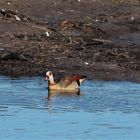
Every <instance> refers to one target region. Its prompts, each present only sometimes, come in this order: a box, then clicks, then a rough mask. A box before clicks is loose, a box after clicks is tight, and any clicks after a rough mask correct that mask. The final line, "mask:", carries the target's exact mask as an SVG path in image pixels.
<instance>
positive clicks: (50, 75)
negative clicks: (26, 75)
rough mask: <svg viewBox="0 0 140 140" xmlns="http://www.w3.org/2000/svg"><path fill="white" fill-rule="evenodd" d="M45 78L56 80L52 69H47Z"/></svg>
mask: <svg viewBox="0 0 140 140" xmlns="http://www.w3.org/2000/svg"><path fill="white" fill-rule="evenodd" d="M45 80H46V81H47V80H48V81H52V80H54V77H53V74H52V72H51V71H47V72H46V77H45Z"/></svg>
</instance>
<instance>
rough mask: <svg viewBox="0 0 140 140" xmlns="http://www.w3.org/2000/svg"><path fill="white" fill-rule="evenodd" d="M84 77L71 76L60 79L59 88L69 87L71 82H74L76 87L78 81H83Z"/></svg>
mask: <svg viewBox="0 0 140 140" xmlns="http://www.w3.org/2000/svg"><path fill="white" fill-rule="evenodd" d="M85 77H86V76H82V75H73V76H67V77H64V78H62V79H61V80H60V81H59V84H60V86H61V87H64V88H66V87H67V86H69V85H70V84H71V83H72V82H73V81H76V82H77V84H78V86H80V81H79V80H80V79H84V78H85Z"/></svg>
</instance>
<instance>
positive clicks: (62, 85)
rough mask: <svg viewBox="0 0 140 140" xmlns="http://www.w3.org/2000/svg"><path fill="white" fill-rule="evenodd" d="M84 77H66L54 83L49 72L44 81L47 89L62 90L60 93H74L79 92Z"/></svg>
mask: <svg viewBox="0 0 140 140" xmlns="http://www.w3.org/2000/svg"><path fill="white" fill-rule="evenodd" d="M85 78H86V76H83V75H73V76H67V77H63V78H61V79H60V81H59V82H57V83H55V81H54V77H53V74H52V72H51V71H47V72H46V80H48V83H49V86H48V87H49V89H51V90H62V91H76V90H79V88H80V85H81V83H82V82H83V81H84V80H85Z"/></svg>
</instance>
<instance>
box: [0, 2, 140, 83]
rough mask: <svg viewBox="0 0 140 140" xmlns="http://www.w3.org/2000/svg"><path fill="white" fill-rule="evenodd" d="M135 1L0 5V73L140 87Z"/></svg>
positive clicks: (138, 22) (139, 12)
mask: <svg viewBox="0 0 140 140" xmlns="http://www.w3.org/2000/svg"><path fill="white" fill-rule="evenodd" d="M139 9H140V1H139V0H133V1H132V0H129V1H128V0H127V1H123V0H111V1H108V0H105V1H103V0H80V1H78V0H60V1H56V0H47V1H46V0H40V1H34V0H20V1H18V0H14V1H12V0H11V1H10V0H9V1H7V0H0V74H2V75H3V74H4V75H10V76H34V75H42V76H43V75H44V74H45V71H46V70H47V69H49V70H52V71H53V72H54V73H55V75H57V76H58V77H59V76H62V75H65V74H67V75H69V74H76V73H78V74H84V75H85V74H86V75H87V76H88V79H101V80H129V81H136V82H140V61H139V60H140V16H139V15H140V10H139Z"/></svg>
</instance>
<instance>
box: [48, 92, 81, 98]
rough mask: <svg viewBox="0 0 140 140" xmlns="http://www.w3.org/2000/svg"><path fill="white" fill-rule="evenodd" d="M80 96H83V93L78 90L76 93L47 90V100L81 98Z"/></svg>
mask: <svg viewBox="0 0 140 140" xmlns="http://www.w3.org/2000/svg"><path fill="white" fill-rule="evenodd" d="M81 95H83V93H82V92H81V91H80V90H77V91H58V90H48V100H51V99H53V98H55V97H56V96H81Z"/></svg>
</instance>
